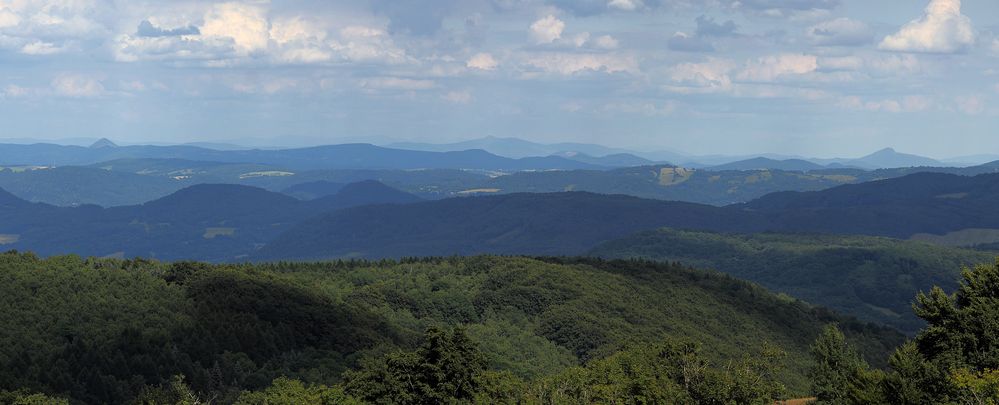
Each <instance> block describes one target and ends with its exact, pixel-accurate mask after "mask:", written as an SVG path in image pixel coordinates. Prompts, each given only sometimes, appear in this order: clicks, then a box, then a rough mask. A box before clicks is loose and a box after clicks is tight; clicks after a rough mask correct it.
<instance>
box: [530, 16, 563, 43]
mask: <svg viewBox="0 0 999 405" xmlns="http://www.w3.org/2000/svg"><path fill="white" fill-rule="evenodd" d="M563 31H565V22H563V21H562V20H559V19H558V18H555V16H554V15H548V16H547V17H545V18H542V19H540V20H537V21H535V22H534V23H533V24H531V39H533V40H534V42H535V43H538V44H550V43H552V42H554V41H555V40H556V39H559V38H562V32H563Z"/></svg>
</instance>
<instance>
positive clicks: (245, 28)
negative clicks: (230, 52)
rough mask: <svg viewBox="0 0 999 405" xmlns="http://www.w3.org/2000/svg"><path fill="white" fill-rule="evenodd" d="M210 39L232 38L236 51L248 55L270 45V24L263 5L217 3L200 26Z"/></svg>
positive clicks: (202, 33)
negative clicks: (261, 6)
mask: <svg viewBox="0 0 999 405" xmlns="http://www.w3.org/2000/svg"><path fill="white" fill-rule="evenodd" d="M200 31H201V35H202V36H204V37H207V38H219V39H229V40H232V41H233V43H234V44H235V48H236V51H237V52H239V53H241V54H249V53H253V52H256V51H260V50H263V49H266V48H267V44H268V41H269V39H270V36H269V32H270V24H269V23H268V22H267V17H266V15H265V12H264V10H263V9H262V8H260V7H256V6H250V5H246V4H240V3H223V4H219V5H216V6H215V7H214V8H213V9H212V10H211V11H209V12H208V14H206V15H205V23H204V25H202V26H201V28H200Z"/></svg>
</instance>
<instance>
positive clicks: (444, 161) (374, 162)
mask: <svg viewBox="0 0 999 405" xmlns="http://www.w3.org/2000/svg"><path fill="white" fill-rule="evenodd" d="M111 145H113V143H110V141H108V142H103V140H102V141H98V142H97V144H96V146H97V147H90V148H86V147H80V146H62V145H54V144H33V145H19V144H0V164H7V165H13V164H39V165H54V166H65V165H90V164H95V163H99V162H105V161H111V160H116V159H136V158H159V159H186V160H196V161H209V162H225V163H259V164H267V165H275V166H282V167H286V168H291V169H298V170H310V169H427V168H453V169H485V170H550V169H563V170H565V169H600V168H602V166H597V165H592V164H587V163H583V162H579V161H574V160H570V159H565V158H562V157H558V156H542V157H526V158H521V159H511V158H506V157H502V156H497V155H494V154H491V153H489V152H486V151H484V150H466V151H458V152H423V151H413V150H403V149H390V148H383V147H379V146H374V145H370V144H342V145H327V146H315V147H310V148H298V149H278V150H261V149H251V150H216V149H207V148H201V147H196V146H148V145H143V146H111ZM15 159H16V160H15Z"/></svg>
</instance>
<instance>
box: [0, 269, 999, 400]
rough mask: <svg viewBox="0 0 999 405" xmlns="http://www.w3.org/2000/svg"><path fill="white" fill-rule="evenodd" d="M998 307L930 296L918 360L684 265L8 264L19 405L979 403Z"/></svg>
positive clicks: (4, 362) (9, 373) (2, 383)
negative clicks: (974, 400)
mask: <svg viewBox="0 0 999 405" xmlns="http://www.w3.org/2000/svg"><path fill="white" fill-rule="evenodd" d="M997 292H999V269H997V267H995V266H979V267H977V268H976V269H975V270H974V271H966V272H965V273H964V281H963V282H962V283H961V284H960V287H959V288H958V290H957V292H956V293H955V294H953V295H947V294H946V293H945V292H944V291H943V290H941V289H934V290H932V291H931V292H929V293H928V294H926V295H920V296H919V297H918V302H919V304H918V305H917V307H916V314H917V315H918V316H919V317H921V318H923V319H925V320H926V321H927V322H928V325H929V326H927V328H926V329H924V330H923V331H921V332H920V333H919V334H918V335H917V337H916V338H915V339H914V340H912V341H909V342H906V339H905V338H904V337H903V336H902V335H900V334H898V333H897V332H893V330H892V329H888V328H885V327H879V326H875V325H873V324H864V323H861V322H858V321H855V320H852V319H850V318H845V317H842V316H839V315H836V314H835V313H833V312H831V311H829V310H825V309H822V308H819V307H813V306H810V305H808V304H806V303H804V302H801V301H797V300H794V299H792V298H789V297H788V296H785V295H775V294H772V293H770V292H768V291H767V290H765V289H763V288H761V287H758V286H756V285H753V284H751V283H748V282H743V281H739V280H736V279H733V278H731V277H730V276H727V275H724V274H721V273H714V272H706V271H699V270H694V269H690V268H687V267H684V266H682V265H679V264H675V263H674V264H661V263H654V262H648V261H640V260H609V261H608V260H601V259H582V258H578V259H577V258H525V257H495V256H479V257H468V258H427V259H409V260H401V261H390V260H385V261H377V262H372V261H333V262H321V263H271V264H256V265H250V264H234V265H209V264H203V263H197V262H177V263H160V262H154V261H147V260H118V259H95V258H88V259H85V258H80V257H77V256H59V257H51V258H47V259H40V258H38V257H36V256H35V255H33V254H30V253H18V252H8V253H6V254H2V255H0V305H2V306H3V307H4V308H5V309H6V310H5V311H2V312H0V321H2V322H0V323H2V324H3V325H5V327H4V328H2V330H0V403H12V404H41V403H45V404H48V403H74V404H75V403H88V404H100V403H139V404H195V403H204V404H207V403H213V404H229V403H239V404H285V403H288V404H291V403H385V404H388V403H404V404H405V403H409V404H425V403H552V404H556V403H609V402H616V403H719V404H722V403H725V404H737V403H738V404H741V403H759V404H764V403H771V402H772V401H774V400H777V399H786V398H796V397H805V396H809V395H818V397H819V399H820V400H824V401H829V403H849V402H855V403H858V402H864V401H867V400H868V399H872V400H877V401H880V400H882V399H884V400H888V399H890V400H892V401H895V400H896V399H900V398H901V399H900V401H901V402H898V403H922V402H921V401H923V400H925V399H932V400H933V401H938V400H939V401H944V402H947V401H950V402H953V403H965V402H962V401H965V400H966V399H968V398H971V397H972V396H974V395H985V396H987V395H993V396H994V395H996V392H997V391H996V390H997V385H999V379H997V376H999V373H996V372H995V371H994V370H995V369H996V368H997V367H999V364H996V363H997V360H999V342H997V340H996V336H997V335H996V331H997V330H999V325H997V323H999V319H997V315H996V314H999V310H997V309H999V293H997ZM914 399H915V400H916V402H912V401H913V400H914ZM844 401H845V402H844Z"/></svg>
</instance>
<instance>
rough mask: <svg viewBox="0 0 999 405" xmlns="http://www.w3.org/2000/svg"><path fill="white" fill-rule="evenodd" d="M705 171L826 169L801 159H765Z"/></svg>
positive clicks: (709, 168)
mask: <svg viewBox="0 0 999 405" xmlns="http://www.w3.org/2000/svg"><path fill="white" fill-rule="evenodd" d="M706 169H707V170H713V171H724V170H761V169H762V170H784V171H799V172H807V171H811V170H821V169H826V167H825V166H822V165H819V164H816V163H812V162H809V161H807V160H803V159H786V160H775V159H769V158H765V157H758V158H753V159H746V160H740V161H738V162H732V163H726V164H723V165H718V166H711V167H707V168H706Z"/></svg>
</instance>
